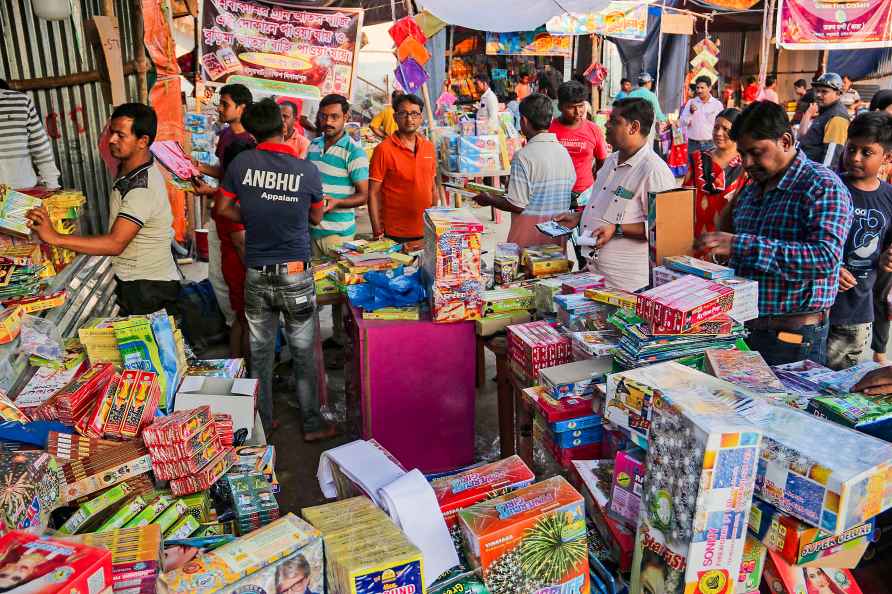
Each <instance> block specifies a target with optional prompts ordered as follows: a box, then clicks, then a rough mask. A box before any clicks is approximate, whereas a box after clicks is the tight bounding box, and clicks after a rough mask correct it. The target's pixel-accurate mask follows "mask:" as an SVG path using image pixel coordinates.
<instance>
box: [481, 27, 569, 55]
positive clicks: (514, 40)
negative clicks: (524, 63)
mask: <svg viewBox="0 0 892 594" xmlns="http://www.w3.org/2000/svg"><path fill="white" fill-rule="evenodd" d="M570 42H571V39H570V38H569V37H555V36H554V35H549V34H548V32H547V31H546V30H545V27H539V28H538V29H536V30H535V31H513V32H511V33H491V32H487V34H486V54H487V55H489V56H564V57H568V56H569V55H570V48H571V47H572V46H571V43H570Z"/></svg>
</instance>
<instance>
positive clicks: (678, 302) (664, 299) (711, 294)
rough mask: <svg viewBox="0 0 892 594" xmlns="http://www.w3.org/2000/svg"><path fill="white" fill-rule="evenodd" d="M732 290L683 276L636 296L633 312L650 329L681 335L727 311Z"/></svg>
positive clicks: (729, 306) (730, 302) (732, 297)
mask: <svg viewBox="0 0 892 594" xmlns="http://www.w3.org/2000/svg"><path fill="white" fill-rule="evenodd" d="M733 305H734V290H733V289H731V288H729V287H726V286H725V285H722V284H719V283H717V282H715V281H709V280H706V279H702V278H700V277H696V276H685V277H682V278H680V279H678V280H674V281H672V282H669V283H666V284H665V285H660V286H659V287H656V288H653V289H650V290H649V291H645V292H644V293H641V294H639V295H638V303H637V305H636V307H635V312H636V313H637V314H638V315H639V316H640V317H641V318H642V319H644V320H647V322H648V323H649V324H650V326H651V327H652V328H654V329H658V330H659V331H660V332H661V333H663V332H675V333H679V334H680V333H683V332H687V331H689V330H691V329H692V328H693V327H694V326H696V325H697V324H700V323H701V322H705V321H707V320H710V319H712V318H714V317H716V316H718V315H719V314H722V313H727V312H729V311H731V308H732V307H733Z"/></svg>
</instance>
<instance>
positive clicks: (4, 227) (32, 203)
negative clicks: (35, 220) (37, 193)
mask: <svg viewBox="0 0 892 594" xmlns="http://www.w3.org/2000/svg"><path fill="white" fill-rule="evenodd" d="M41 206H43V200H41V199H40V198H36V197H34V196H30V195H28V194H24V193H22V192H17V191H16V190H13V189H12V188H9V187H8V186H0V231H2V232H3V233H8V234H10V235H15V236H17V237H30V236H31V227H30V225H28V217H27V216H26V215H27V214H28V211H29V210H31V209H32V208H39V207H41Z"/></svg>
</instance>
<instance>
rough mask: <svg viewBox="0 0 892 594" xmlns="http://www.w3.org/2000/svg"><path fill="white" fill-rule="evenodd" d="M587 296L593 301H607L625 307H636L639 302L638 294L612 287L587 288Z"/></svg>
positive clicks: (609, 303)
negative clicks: (612, 288)
mask: <svg viewBox="0 0 892 594" xmlns="http://www.w3.org/2000/svg"><path fill="white" fill-rule="evenodd" d="M585 296H586V297H588V298H589V299H591V300H592V301H597V302H599V303H606V304H607V305H613V306H614V307H621V308H623V309H635V307H636V305H637V303H638V295H636V294H635V293H628V292H626V291H618V290H610V289H586V291H585Z"/></svg>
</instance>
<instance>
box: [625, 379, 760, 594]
mask: <svg viewBox="0 0 892 594" xmlns="http://www.w3.org/2000/svg"><path fill="white" fill-rule="evenodd" d="M648 370H649V372H650V373H649V376H648V378H647V381H648V382H653V383H652V384H651V387H652V388H654V390H655V392H654V398H653V400H652V406H653V414H652V417H651V426H650V431H649V434H648V449H647V458H646V461H645V466H646V468H647V472H646V474H645V479H644V486H643V494H642V498H641V506H640V511H639V516H638V533H637V536H636V542H635V557H634V559H633V561H632V587H631V588H630V592H649V593H651V594H684V593H686V592H701V593H704V594H732V593H733V592H734V589H735V584H736V582H737V578H738V574H739V571H740V566H741V560H742V557H743V551H744V546H745V543H746V534H747V519H748V517H749V512H750V506H751V504H752V498H753V490H754V489H755V483H756V464H757V462H758V460H759V447H760V444H761V442H762V432H761V431H760V430H759V429H758V428H757V427H755V426H753V425H752V424H751V423H749V422H748V420H747V419H745V418H744V417H743V416H742V415H741V414H740V412H739V410H740V408H741V407H746V406H750V405H752V401H751V400H750V399H748V398H746V395H745V394H744V393H739V392H736V391H735V390H734V389H733V386H731V384H728V383H727V382H723V381H721V380H716V379H715V378H712V377H710V376H707V375H706V374H703V373H700V372H698V371H696V370H693V369H690V368H687V367H684V366H683V365H679V364H677V363H664V364H661V365H654V366H652V367H650V368H649V369H648ZM657 387H659V389H657Z"/></svg>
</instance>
